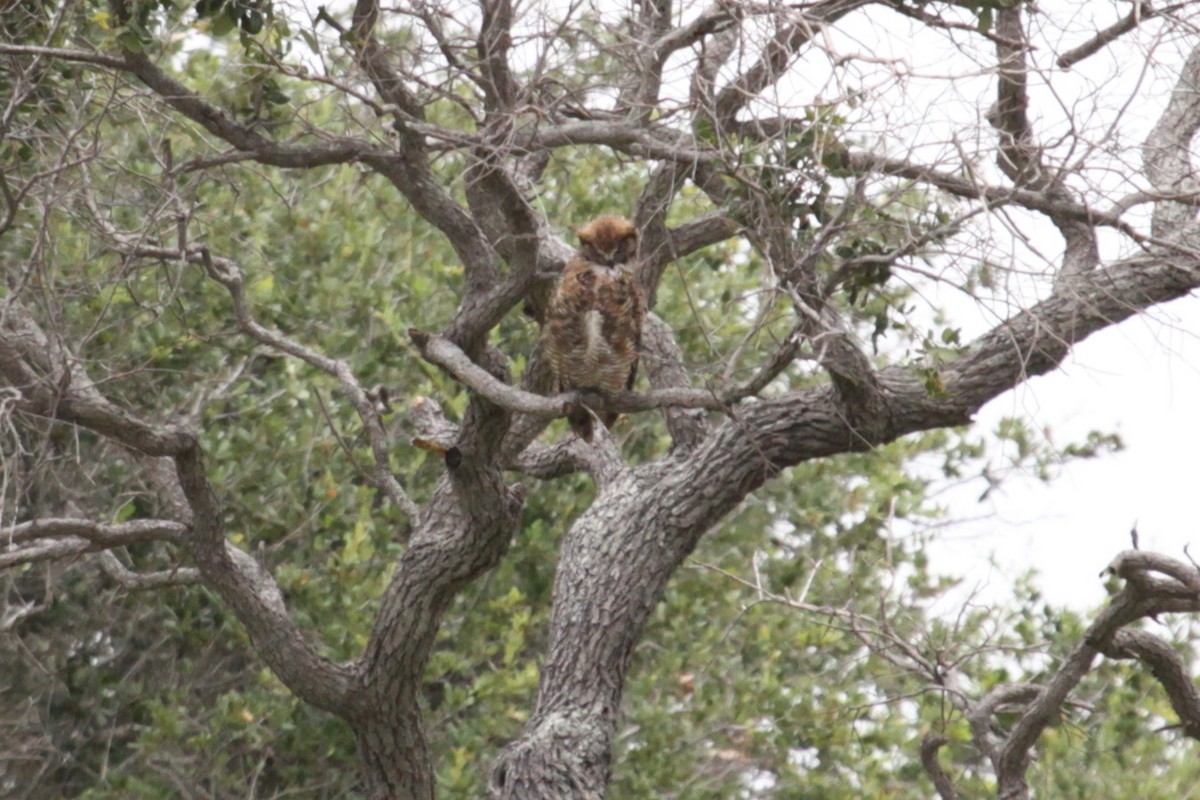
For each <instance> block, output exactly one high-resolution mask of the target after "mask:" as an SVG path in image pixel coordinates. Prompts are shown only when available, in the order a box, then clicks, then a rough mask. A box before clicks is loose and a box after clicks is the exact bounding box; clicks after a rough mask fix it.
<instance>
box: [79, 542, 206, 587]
mask: <svg viewBox="0 0 1200 800" xmlns="http://www.w3.org/2000/svg"><path fill="white" fill-rule="evenodd" d="M100 566H101V567H102V568H103V569H104V573H105V574H106V575H108V577H110V578H112V579H113V580H115V581H116V582H117V583H119V584H120V585H121V587H122V588H124V589H128V590H130V591H132V592H144V591H153V590H156V589H165V588H167V587H170V586H192V585H194V584H197V583H200V581H201V577H200V570H198V569H194V568H192V567H179V568H176V569H168V570H161V571H159V572H134V571H133V570H131V569H129V568H127V567H126V566H125V565H124V564H122V563H121V560H120V559H119V558H117V556H116V555H115V554H114V553H112V552H111V551H109V550H105V551H104V552H102V553H101V554H100Z"/></svg>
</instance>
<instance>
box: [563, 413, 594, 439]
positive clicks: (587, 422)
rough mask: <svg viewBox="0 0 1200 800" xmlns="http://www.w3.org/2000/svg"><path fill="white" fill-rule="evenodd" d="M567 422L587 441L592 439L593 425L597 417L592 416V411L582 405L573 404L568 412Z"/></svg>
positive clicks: (576, 433) (577, 434)
mask: <svg viewBox="0 0 1200 800" xmlns="http://www.w3.org/2000/svg"><path fill="white" fill-rule="evenodd" d="M567 422H568V423H569V424H570V426H571V430H572V431H574V433H575V435H576V436H578V437H579V438H580V439H583V440H584V441H585V442H590V441H591V440H592V425H593V424H594V423H595V419H594V418H593V417H592V412H590V411H588V410H587V408H585V407H584V406H580V405H572V406H571V409H570V411H568V412H567Z"/></svg>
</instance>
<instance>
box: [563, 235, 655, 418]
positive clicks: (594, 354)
mask: <svg viewBox="0 0 1200 800" xmlns="http://www.w3.org/2000/svg"><path fill="white" fill-rule="evenodd" d="M575 234H576V235H577V236H578V237H579V242H580V245H581V246H580V250H579V253H578V254H577V255H576V256H575V257H574V258H572V259H571V260H570V261H568V262H567V265H566V267H565V268H564V269H563V274H562V278H560V279H559V281H558V285H557V286H555V287H554V291H553V292H552V293H551V295H550V300H549V303H548V304H547V306H546V321H545V326H544V327H543V329H542V348H543V350H542V352H543V354H544V356H545V358H546V360H547V362H548V363H549V365H550V370H551V372H552V373H553V378H554V390H555V391H556V392H564V391H569V390H572V389H579V390H598V391H601V392H619V391H621V390H627V389H631V388H633V379H634V378H635V377H636V376H637V364H638V346H639V345H640V343H641V338H642V317H643V316H644V315H645V313H646V302H645V299H644V298H643V297H642V290H641V288H640V286H639V285H638V282H637V278H636V277H635V276H634V274H633V265H632V264H630V263H629V262H630V261H631V260H632V259H633V257H634V255H635V254H636V252H637V229H636V228H634V227H633V223H632V222H630V221H629V220H627V219H622V218H621V217H612V216H604V217H597V218H596V219H594V220H592V221H591V222H589V223H588V224H587V225H585V226H583V227H582V228H580V229H579V230H577V231H575ZM616 419H617V414H614V413H606V414H605V415H604V417H603V420H604V424H605V425H607V426H609V427H611V426H612V424H613V423H614V422H615V421H616ZM567 420H568V422H570V424H571V430H573V431H574V432H575V433H576V434H577V435H578V436H579V437H580V438H582V439H584V440H585V441H589V442H590V441H591V439H592V416H591V414H590V413H589V412H588V410H587V409H586V408H578V407H577V408H574V409H572V410H571V411H570V412H569V413H568V415H567Z"/></svg>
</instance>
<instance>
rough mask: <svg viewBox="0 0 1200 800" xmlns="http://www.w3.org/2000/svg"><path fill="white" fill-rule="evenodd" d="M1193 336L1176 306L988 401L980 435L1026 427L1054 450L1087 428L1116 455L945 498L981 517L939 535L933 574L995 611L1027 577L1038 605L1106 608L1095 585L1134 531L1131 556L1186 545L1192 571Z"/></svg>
mask: <svg viewBox="0 0 1200 800" xmlns="http://www.w3.org/2000/svg"><path fill="white" fill-rule="evenodd" d="M1197 331H1200V298H1196V297H1188V298H1185V299H1183V300H1179V301H1176V302H1175V303H1172V304H1170V305H1168V306H1165V307H1162V308H1159V309H1155V310H1154V311H1153V312H1152V313H1151V314H1149V315H1144V316H1142V317H1138V318H1134V319H1130V320H1127V321H1126V322H1124V323H1123V324H1121V325H1118V326H1116V327H1113V328H1109V329H1107V330H1104V331H1102V332H1100V333H1097V334H1096V335H1094V336H1093V337H1091V338H1090V339H1088V340H1087V341H1086V342H1084V343H1082V344H1081V345H1079V346H1078V347H1077V348H1076V349H1075V351H1074V353H1073V354H1072V356H1071V357H1069V358H1068V360H1067V362H1066V363H1065V364H1064V365H1063V368H1062V369H1060V370H1058V371H1056V372H1053V373H1051V374H1049V375H1046V376H1043V377H1040V378H1034V379H1033V380H1032V381H1030V382H1029V383H1028V384H1027V385H1025V386H1022V387H1020V388H1018V389H1016V390H1014V391H1011V392H1008V393H1006V394H1004V395H1002V396H1001V397H999V398H997V399H996V400H993V401H992V402H991V403H989V404H988V405H987V406H986V407H985V408H984V409H983V411H982V412H981V413H980V414H979V416H978V423H977V425H978V426H979V427H980V429H981V430H994V429H995V426H996V423H997V422H998V420H999V419H1000V418H1001V417H1005V416H1024V417H1027V418H1030V419H1033V420H1035V421H1036V422H1037V423H1039V424H1040V425H1043V426H1046V427H1048V428H1049V429H1050V431H1051V436H1052V438H1053V440H1054V441H1056V442H1058V443H1059V444H1065V443H1068V442H1071V441H1077V440H1081V439H1082V438H1083V437H1084V436H1085V435H1086V433H1087V432H1088V431H1089V430H1093V429H1099V430H1109V431H1116V432H1117V433H1119V434H1120V435H1121V437H1122V439H1123V440H1124V442H1125V449H1124V450H1122V451H1121V452H1118V453H1114V454H1110V455H1104V456H1101V457H1099V458H1096V459H1091V460H1086V461H1075V462H1072V463H1069V464H1067V465H1066V466H1065V468H1064V469H1063V471H1062V474H1061V476H1060V477H1058V479H1057V480H1055V481H1053V482H1052V483H1050V484H1048V485H1047V484H1044V483H1042V482H1041V481H1039V480H1038V479H1037V478H1036V477H1033V476H1015V477H1013V478H1010V479H1009V480H1008V481H1007V482H1006V483H1005V485H1004V486H1003V487H1002V488H1001V489H1000V490H999V491H997V492H993V493H992V494H991V496H990V497H989V498H988V500H986V501H985V502H983V503H977V502H976V499H977V498H978V497H979V495H980V493H981V492H982V490H983V488H984V485H983V483H982V482H981V481H976V482H974V483H972V484H970V485H966V486H963V487H960V488H958V489H956V490H953V491H952V492H950V493H949V494H948V495H947V496H946V497H944V498H943V499H944V500H945V501H946V502H947V503H948V504H949V505H950V507H951V509H952V514H954V515H958V516H962V517H977V516H979V515H980V514H981V513H982V514H993V516H991V517H990V518H987V519H982V520H976V521H971V522H964V523H961V524H957V525H954V526H952V527H949V528H946V529H945V530H943V531H942V532H941V534H940V535H939V537H938V539H937V541H936V542H935V543H934V545H933V549H932V552H933V567H934V569H935V570H937V571H939V572H944V573H948V574H953V575H958V576H961V577H962V578H963V589H964V590H970V589H975V588H980V589H981V590H982V591H981V593H980V599H993V600H999V599H1003V598H1005V597H1007V596H1008V595H1009V593H1010V591H1011V587H1012V584H1013V582H1014V580H1015V579H1016V578H1017V577H1019V576H1020V575H1021V574H1022V573H1024V572H1025V571H1026V570H1028V569H1029V568H1030V567H1033V568H1035V569H1037V571H1038V572H1039V573H1040V575H1041V577H1040V578H1039V579H1038V580H1037V582H1036V583H1037V585H1038V587H1039V588H1040V589H1041V590H1042V591H1043V594H1044V595H1045V596H1046V598H1047V599H1048V600H1050V601H1051V602H1053V603H1056V604H1065V605H1070V606H1073V607H1075V608H1078V609H1084V608H1091V607H1094V606H1095V605H1097V604H1098V603H1100V602H1101V601H1102V600H1103V599H1104V597H1105V594H1104V590H1103V587H1102V581H1101V580H1100V578H1099V577H1098V575H1099V573H1100V572H1101V570H1103V569H1104V567H1105V566H1107V564H1108V563H1109V562H1110V561H1111V560H1112V558H1113V557H1114V556H1115V555H1116V554H1117V553H1118V552H1120V551H1121V550H1124V549H1128V548H1129V547H1130V537H1129V531H1130V529H1131V528H1132V527H1133V525H1134V524H1135V523H1136V524H1137V528H1138V533H1139V539H1140V542H1141V547H1142V548H1144V549H1148V550H1158V551H1161V552H1164V553H1167V554H1168V555H1173V556H1176V557H1180V558H1183V557H1184V555H1183V549H1182V548H1183V547H1184V545H1186V544H1188V543H1189V542H1191V543H1193V547H1192V549H1191V552H1192V554H1193V555H1194V556H1196V557H1197V559H1200V536H1198V535H1197V524H1196V520H1195V510H1194V509H1193V508H1192V502H1193V501H1195V500H1196V499H1197V495H1200V481H1198V480H1197V478H1198V471H1197V467H1196V464H1197V457H1198V454H1200V415H1198V414H1197V405H1198V404H1197V400H1198V399H1200V337H1198V336H1197V334H1196V333H1195V332H1197ZM1193 492H1195V493H1196V495H1194V494H1193ZM993 558H994V560H995V566H994V567H993V566H992V565H991V561H992V560H993Z"/></svg>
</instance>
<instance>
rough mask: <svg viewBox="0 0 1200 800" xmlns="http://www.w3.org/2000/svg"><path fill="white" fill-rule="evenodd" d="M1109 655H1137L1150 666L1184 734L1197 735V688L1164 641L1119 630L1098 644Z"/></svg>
mask: <svg viewBox="0 0 1200 800" xmlns="http://www.w3.org/2000/svg"><path fill="white" fill-rule="evenodd" d="M1100 651H1101V652H1102V653H1104V655H1105V656H1107V657H1108V658H1113V659H1130V658H1132V659H1137V660H1138V661H1141V662H1142V663H1144V664H1146V665H1147V666H1148V667H1150V672H1151V673H1152V674H1153V675H1154V677H1155V678H1156V679H1157V680H1158V682H1159V683H1161V684H1162V687H1163V689H1164V690H1165V691H1166V693H1167V698H1168V699H1169V700H1170V701H1171V708H1173V709H1175V713H1176V714H1177V715H1179V720H1180V725H1179V727H1180V728H1182V729H1183V732H1184V734H1185V735H1187V736H1189V737H1191V738H1193V739H1200V692H1197V691H1196V683H1195V681H1193V679H1192V676H1191V675H1190V674H1189V673H1188V670H1187V669H1186V668H1185V666H1184V664H1183V661H1182V659H1180V657H1179V654H1178V653H1176V652H1175V650H1173V649H1172V648H1171V646H1170V644H1168V643H1167V642H1165V641H1163V640H1162V639H1160V638H1159V637H1157V636H1155V635H1154V634H1152V633H1147V632H1146V631H1138V630H1129V629H1124V630H1119V631H1117V632H1116V633H1115V634H1113V636H1112V638H1111V639H1110V640H1109V641H1107V642H1104V643H1103V644H1102V646H1101V648H1100Z"/></svg>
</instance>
